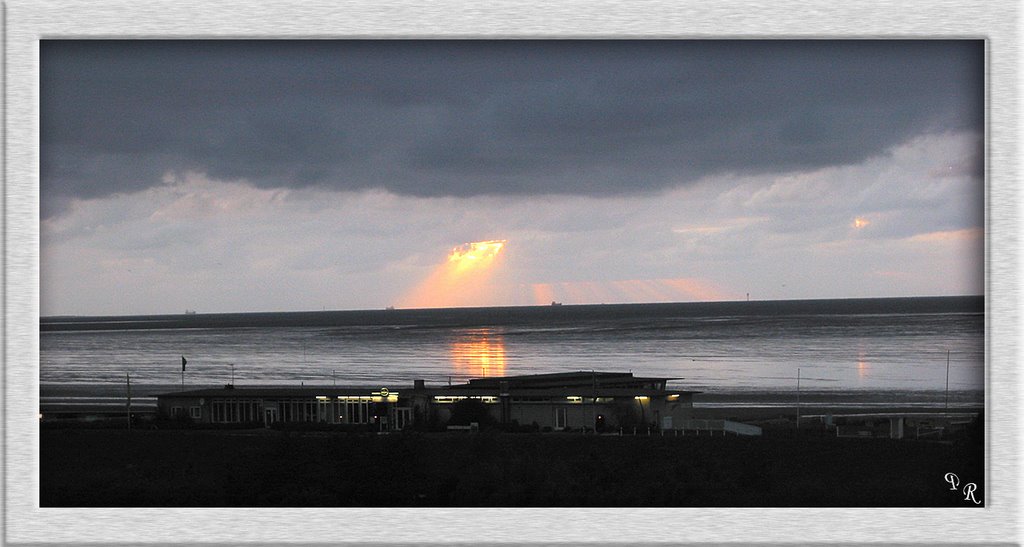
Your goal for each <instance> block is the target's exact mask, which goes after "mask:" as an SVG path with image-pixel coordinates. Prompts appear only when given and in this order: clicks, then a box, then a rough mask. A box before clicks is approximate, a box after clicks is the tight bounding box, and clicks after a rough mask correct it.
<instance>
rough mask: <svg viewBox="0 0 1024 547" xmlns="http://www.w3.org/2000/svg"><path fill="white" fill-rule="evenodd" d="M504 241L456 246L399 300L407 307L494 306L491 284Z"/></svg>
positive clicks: (477, 242) (493, 289)
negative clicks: (426, 276) (417, 284)
mask: <svg viewBox="0 0 1024 547" xmlns="http://www.w3.org/2000/svg"><path fill="white" fill-rule="evenodd" d="M505 243H506V241H505V240H492V241H474V242H471V243H466V244H463V245H460V246H458V247H455V248H454V249H452V250H451V252H450V253H448V259H447V260H446V261H445V262H444V263H443V264H441V265H439V266H438V267H437V268H436V269H435V270H434V272H433V273H431V274H430V277H428V278H427V279H426V280H425V281H424V282H423V283H422V284H420V285H419V286H418V287H416V288H415V289H414V290H413V291H412V293H411V294H409V295H408V296H406V297H404V298H403V299H402V301H401V302H400V305H401V306H402V307H406V308H449V307H459V306H487V305H493V304H494V300H495V296H494V292H495V287H494V286H493V285H492V284H491V279H492V278H493V274H494V269H495V268H497V267H498V266H499V262H498V258H499V257H500V256H501V250H502V249H503V248H504V247H505Z"/></svg>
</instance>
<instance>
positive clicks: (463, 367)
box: [449, 329, 505, 377]
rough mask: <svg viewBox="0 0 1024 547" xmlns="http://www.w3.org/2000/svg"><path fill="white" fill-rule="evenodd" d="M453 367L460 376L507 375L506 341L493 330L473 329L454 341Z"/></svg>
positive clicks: (452, 351)
mask: <svg viewBox="0 0 1024 547" xmlns="http://www.w3.org/2000/svg"><path fill="white" fill-rule="evenodd" d="M449 349H450V353H451V360H452V366H453V367H454V368H455V372H456V373H457V374H459V375H466V376H472V377H480V376H484V377H486V376H504V375H505V339H504V337H503V336H502V335H501V334H499V333H496V332H494V331H493V330H491V329H473V330H469V331H466V332H464V333H463V334H462V336H461V337H460V338H459V339H457V340H454V341H452V343H451V346H450V348H449Z"/></svg>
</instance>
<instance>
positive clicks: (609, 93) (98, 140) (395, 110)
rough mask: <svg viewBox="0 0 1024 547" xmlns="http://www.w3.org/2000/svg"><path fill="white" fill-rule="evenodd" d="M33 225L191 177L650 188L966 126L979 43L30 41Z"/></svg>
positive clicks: (487, 187)
mask: <svg viewBox="0 0 1024 547" xmlns="http://www.w3.org/2000/svg"><path fill="white" fill-rule="evenodd" d="M41 59H42V63H41V76H40V77H41V98H40V107H41V142H42V146H41V175H42V195H43V200H44V204H43V205H44V215H45V214H47V212H48V210H49V211H53V210H54V209H59V208H60V204H61V203H64V202H65V201H66V200H67V199H68V198H73V197H102V196H105V195H109V194H112V193H117V192H132V191H137V190H141V189H145V188H147V187H150V186H152V185H155V184H159V183H160V180H161V178H162V176H163V175H164V174H165V173H168V172H171V173H180V172H184V171H188V170H192V171H198V172H203V173H206V174H207V175H209V176H211V177H214V178H223V179H237V178H244V179H247V180H249V181H250V182H251V183H253V184H256V185H258V186H264V187H275V186H280V187H302V186H319V187H325V188H336V189H365V188H384V189H387V190H390V191H392V192H396V193H401V194H409V195H416V196H440V195H449V196H469V195H478V194H544V193H570V194H585V195H615V194H628V193H637V192H645V191H651V190H658V189H661V188H665V187H668V186H673V185H678V184H681V183H685V182H687V181H692V180H694V179H696V178H699V177H701V176H704V175H708V174H714V173H721V172H737V173H763V172H780V171H788V170H794V169H804V168H815V167H821V166H826V165H837V164H849V163H853V162H858V161H860V160H863V159H864V158H866V157H869V156H871V155H875V154H878V153H881V152H884V151H885V150H886V149H887V148H889V147H891V146H892V145H894V144H897V143H900V142H903V141H905V140H906V139H908V138H910V137H912V136H914V135H917V134H921V133H925V132H938V131H950V130H953V131H960V130H969V131H976V132H978V133H980V132H981V131H982V125H983V116H984V113H983V79H984V77H983V45H982V43H981V42H979V41H972V42H947V41H915V42H904V41H859V42H828V41H823V42H806V41H802V42H760V41H757V42H754V41H741V42H736V41H723V42H675V41H657V42H647V41H640V42H619V41H613V42H608V41H593V42H586V41H584V42H580V41H568V42H566V41H558V42H520V41H510V42H410V41H391V42H378V41H366V42H352V41H345V42H166V41H149V42H143V41H127V42H125V41H44V42H43V43H42V46H41Z"/></svg>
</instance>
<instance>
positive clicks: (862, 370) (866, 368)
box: [857, 350, 871, 380]
mask: <svg viewBox="0 0 1024 547" xmlns="http://www.w3.org/2000/svg"><path fill="white" fill-rule="evenodd" d="M870 372H871V363H869V362H868V360H867V356H866V355H864V350H861V351H859V352H858V354H857V377H858V378H860V379H861V380H864V379H865V378H867V377H868V373H870Z"/></svg>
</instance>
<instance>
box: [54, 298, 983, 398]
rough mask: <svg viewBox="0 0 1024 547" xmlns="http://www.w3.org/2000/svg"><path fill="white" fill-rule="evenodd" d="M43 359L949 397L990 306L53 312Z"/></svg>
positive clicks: (139, 375) (334, 377) (218, 374)
mask: <svg viewBox="0 0 1024 547" xmlns="http://www.w3.org/2000/svg"><path fill="white" fill-rule="evenodd" d="M39 357H40V363H39V379H40V382H41V383H42V384H116V383H123V382H124V379H125V376H126V374H130V375H131V379H132V382H133V383H140V384H173V385H178V384H180V383H181V382H182V381H184V384H185V387H186V388H187V387H188V386H200V385H202V386H208V385H217V384H225V383H229V382H231V381H232V379H233V381H234V383H235V384H236V385H240V386H241V385H257V384H259V385H269V384H274V385H300V384H305V385H312V384H319V385H332V384H336V385H391V386H403V385H409V384H412V382H413V380H415V379H423V380H426V381H427V383H428V384H446V383H449V382H453V383H457V382H462V381H465V380H466V379H468V378H475V377H483V376H504V375H516V374H538V373H550V372H566V371H581V370H582V371H591V370H593V371H602V372H615V371H631V372H633V373H634V374H635V375H638V376H655V377H665V378H672V379H673V380H672V381H671V382H670V385H671V386H672V387H676V388H683V389H695V390H701V391H705V392H709V391H710V392H716V391H722V392H729V391H743V390H780V389H781V390H787V391H789V390H793V389H795V388H796V385H797V383H798V382H799V383H800V385H801V389H805V390H809V391H815V390H816V391H827V390H837V391H851V390H872V391H893V392H908V391H909V392H919V391H943V390H944V389H945V387H946V385H947V384H946V382H947V373H948V386H949V390H950V391H979V390H982V389H983V388H984V380H985V373H984V371H985V313H984V299H983V298H982V297H938V298H885V299H856V300H811V301H777V302H726V303H680V304H632V305H586V306H570V305H566V306H543V307H509V308H471V309H470V308H467V309H445V310H390V309H389V310H369V311H347V312H305V313H260V314H202V313H198V314H188V315H166V316H145V317H105V318H96V317H89V318H84V317H59V318H43V319H42V320H41V322H40V356H39ZM182 357H185V359H186V360H187V365H186V366H185V371H184V374H182V370H181V369H182V366H181V359H182ZM947 364H948V367H947ZM232 365H233V366H232ZM232 375H233V376H232ZM798 376H799V380H798Z"/></svg>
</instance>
